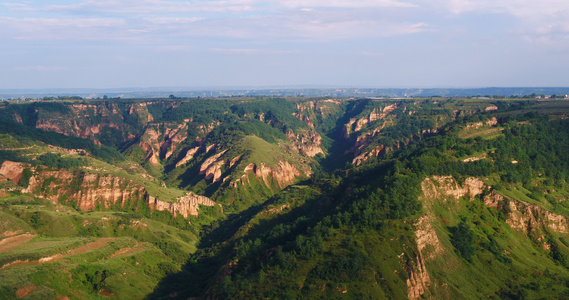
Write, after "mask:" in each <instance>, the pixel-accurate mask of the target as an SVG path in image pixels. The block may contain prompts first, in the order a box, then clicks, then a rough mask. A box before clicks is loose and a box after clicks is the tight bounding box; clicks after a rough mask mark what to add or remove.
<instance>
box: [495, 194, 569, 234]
mask: <svg viewBox="0 0 569 300" xmlns="http://www.w3.org/2000/svg"><path fill="white" fill-rule="evenodd" d="M484 204H485V205H486V206H488V207H493V208H497V209H503V211H505V212H507V213H508V219H507V220H506V223H507V224H508V225H510V227H511V228H513V229H516V230H519V231H521V232H523V233H525V234H528V235H531V234H532V233H535V232H536V231H551V232H555V233H560V234H569V222H568V220H567V218H566V217H564V216H561V215H558V214H555V213H552V212H550V211H547V210H545V209H543V208H541V207H539V206H537V205H533V204H529V203H526V202H523V201H519V200H513V199H508V198H506V197H504V196H502V195H500V194H499V193H497V192H496V191H492V193H490V194H488V195H486V196H485V197H484ZM540 234H543V233H540Z"/></svg>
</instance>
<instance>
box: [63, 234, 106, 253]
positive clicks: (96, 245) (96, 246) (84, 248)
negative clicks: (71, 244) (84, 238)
mask: <svg viewBox="0 0 569 300" xmlns="http://www.w3.org/2000/svg"><path fill="white" fill-rule="evenodd" d="M115 239H116V238H100V239H98V240H96V241H94V242H91V243H88V244H85V245H83V246H81V247H79V248H75V249H73V250H70V251H69V252H67V254H66V255H65V256H72V255H77V254H82V253H85V252H89V251H93V250H96V249H99V248H103V247H104V246H106V245H107V244H108V243H110V242H111V241H113V240H115Z"/></svg>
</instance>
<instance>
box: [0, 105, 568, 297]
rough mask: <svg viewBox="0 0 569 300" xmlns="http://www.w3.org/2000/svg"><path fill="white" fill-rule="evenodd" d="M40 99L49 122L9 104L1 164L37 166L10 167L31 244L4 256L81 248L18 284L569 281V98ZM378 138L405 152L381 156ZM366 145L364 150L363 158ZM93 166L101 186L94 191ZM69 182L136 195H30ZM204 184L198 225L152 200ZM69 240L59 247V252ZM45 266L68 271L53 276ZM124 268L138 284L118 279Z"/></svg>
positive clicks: (436, 291) (116, 289)
mask: <svg viewBox="0 0 569 300" xmlns="http://www.w3.org/2000/svg"><path fill="white" fill-rule="evenodd" d="M42 105H43V104H42ZM42 105H38V106H32V105H29V106H28V107H33V109H29V110H30V111H32V112H33V113H32V114H30V115H28V116H33V115H34V114H36V113H37V117H38V120H37V121H36V122H35V123H34V122H29V121H24V120H23V119H24V118H22V117H21V116H20V115H19V116H20V117H21V118H22V120H18V119H17V118H15V117H14V113H17V114H23V113H24V112H27V111H28V108H25V107H24V106H22V107H20V108H17V105H12V104H9V105H7V106H5V107H4V108H6V110H4V108H3V109H0V114H5V115H6V116H7V119H13V120H14V121H15V123H13V124H12V123H9V122H8V121H6V124H10V126H5V127H6V128H5V129H3V130H4V131H3V132H4V133H3V132H0V134H2V135H1V136H0V141H1V143H2V148H1V150H0V158H1V159H2V160H3V161H7V160H9V161H20V162H23V163H22V164H20V163H14V164H11V166H12V167H15V168H21V169H23V172H22V176H21V178H16V177H13V176H12V175H9V174H8V173H6V172H5V171H4V172H5V173H3V174H7V175H9V176H10V178H15V179H14V182H12V179H9V178H8V177H5V176H0V203H1V205H0V208H1V210H0V215H1V216H2V219H3V220H9V222H6V221H3V222H0V234H1V233H2V232H6V231H10V232H18V230H22V232H20V233H16V235H17V237H18V238H22V239H28V238H30V240H29V241H28V242H25V243H26V244H25V245H26V247H28V246H29V247H31V248H30V250H29V251H28V250H26V251H24V252H18V251H19V250H18V251H8V252H6V253H7V254H6V255H4V254H3V253H0V260H2V261H3V262H6V263H11V262H13V261H14V260H15V259H31V260H32V261H33V262H35V261H39V260H40V259H42V258H46V257H51V256H53V255H55V253H56V252H57V251H60V252H61V251H63V252H65V253H68V252H69V253H71V254H72V255H71V254H69V255H68V254H65V255H63V257H55V258H54V259H55V260H54V261H53V262H52V263H48V264H42V265H39V266H36V265H33V264H32V265H31V266H28V267H26V268H27V269H25V270H29V273H25V275H18V276H16V277H14V276H12V275H13V274H16V273H17V271H20V270H24V269H23V268H22V269H20V266H18V265H15V266H9V267H6V268H5V269H2V270H0V277H1V278H3V280H0V281H1V282H3V283H2V284H0V289H1V291H2V293H3V294H6V295H16V294H17V293H18V291H19V293H20V294H21V293H23V292H22V291H23V290H19V289H20V287H27V286H31V285H34V286H36V289H37V290H36V292H37V293H38V294H37V295H38V296H37V297H40V295H41V296H43V297H51V298H54V297H57V296H58V294H59V295H65V296H68V297H75V296H76V295H75V296H73V295H70V294H67V293H66V292H64V291H65V289H63V288H62V286H64V285H62V284H61V281H57V280H56V278H60V277H61V278H64V277H65V276H67V275H66V274H71V278H73V283H72V287H73V288H74V289H75V290H76V291H77V293H78V294H79V295H81V296H82V297H86V298H89V297H99V296H105V295H109V294H110V293H114V294H115V296H118V297H122V296H124V295H134V296H133V297H134V298H143V297H149V298H167V297H178V298H188V297H212V298H247V299H249V298H285V297H289V298H366V297H372V298H406V297H410V298H417V297H425V298H428V297H433V298H447V299H457V298H479V297H481V296H485V297H486V296H488V297H491V298H492V297H494V298H520V297H529V298H534V297H546V298H562V297H564V295H566V294H567V287H566V282H567V281H568V280H569V272H568V270H567V255H568V254H569V243H568V242H567V240H568V239H569V236H568V234H567V231H569V223H568V221H567V220H568V219H567V217H569V209H568V207H567V204H566V202H567V201H566V199H567V197H569V188H568V186H567V175H568V174H567V169H568V167H569V166H568V163H569V158H568V156H569V155H568V154H567V152H566V151H564V150H565V149H567V146H569V140H568V139H569V132H568V128H569V126H568V125H569V123H568V120H567V119H566V118H565V116H566V115H567V110H566V108H563V107H564V106H563V105H562V104H561V103H545V102H531V101H518V100H515V101H512V100H504V101H496V100H478V99H442V98H432V99H412V100H409V99H398V100H384V99H327V98H326V99H302V98H296V99H279V98H247V99H245V98H235V99H215V100H212V99H177V98H176V99H156V100H144V101H138V100H137V101H135V100H121V101H117V102H116V103H114V102H104V101H100V102H97V101H86V102H85V103H81V102H73V103H58V105H62V106H63V107H67V108H68V109H69V110H70V111H73V112H76V111H83V112H85V113H84V114H83V115H81V116H79V117H74V116H73V115H72V114H70V111H68V112H65V108H62V107H59V106H58V105H52V106H50V105H51V104H50V105H47V106H50V107H49V108H43V107H42ZM48 110H51V112H52V113H53V116H54V117H53V119H49V114H48ZM95 116H97V117H95ZM26 118H27V117H26ZM7 119H6V120H7ZM31 119H33V118H31ZM68 120H71V121H70V122H71V123H70V124H73V122H77V124H89V125H88V127H86V128H88V129H89V131H88V132H87V133H88V134H85V135H84V137H86V138H87V139H81V138H78V137H70V136H68V135H74V134H76V133H82V132H83V131H82V130H81V131H73V130H77V129H73V128H72V127H74V126H72V127H69V128H71V129H73V130H71V131H63V132H65V133H66V134H68V135H61V134H56V133H53V132H49V131H47V132H46V131H44V130H40V129H38V128H34V126H37V125H38V124H43V125H41V126H43V127H44V128H45V129H46V130H49V128H55V127H57V128H58V130H59V129H61V128H62V127H61V126H62V124H63V125H65V124H66V123H65V122H66V121H68ZM28 123H29V124H28ZM32 123H34V124H35V125H32ZM50 124H51V125H54V126H52V127H50V126H51V125H50ZM103 124H106V125H103ZM12 125H13V126H12ZM129 126H130V127H129ZM78 127H79V128H80V129H82V128H81V127H80V126H78ZM69 128H68V129H69ZM124 128H131V129H132V130H131V129H128V130H126V131H122V130H123V129H124ZM347 129H349V130H347ZM38 141H39V142H38ZM93 141H94V142H93ZM97 142H101V143H102V144H103V145H105V146H102V147H101V146H97ZM77 143H79V144H81V145H82V146H81V147H79V146H74V147H71V145H79V144H77ZM48 145H53V146H56V147H53V146H48ZM360 146H363V147H360ZM91 147H93V148H91ZM378 147H384V148H385V147H387V148H390V149H389V151H379V150H376V152H368V151H371V150H374V149H379V148H378ZM72 149H85V150H87V152H89V153H91V152H92V151H94V150H93V149H101V150H99V151H106V150H105V149H110V150H112V151H114V152H116V153H117V154H118V155H119V156H120V157H124V160H112V159H105V160H106V161H107V162H111V164H109V163H106V162H105V161H104V160H102V158H104V156H102V155H100V154H97V155H98V156H97V155H95V154H92V153H91V154H92V155H81V154H80V152H75V151H71V150H72ZM117 150H118V151H117ZM95 152H96V151H95ZM308 153H312V154H310V155H309V154H308ZM369 153H371V154H369ZM359 155H364V156H365V158H366V159H362V160H360V161H359V163H357V164H356V163H354V161H355V160H354V158H356V157H357V156H359ZM295 170H296V171H298V173H297V172H296V171H295ZM40 174H47V175H45V177H46V178H39V177H38V176H40ZM62 174H63V176H61V175H62ZM34 176H35V177H34ZM279 176H280V177H279ZM48 177H49V178H48ZM66 178H67V179H66ZM87 179H89V180H92V181H91V182H93V184H92V185H85V186H82V183H83V182H86V180H87ZM64 180H69V184H68V185H69V186H70V189H69V192H68V193H67V192H66V193H65V195H63V194H62V195H63V196H65V197H73V199H76V198H75V197H82V196H84V197H86V198H88V199H89V201H91V200H90V198H89V194H90V193H89V191H88V190H87V189H86V186H89V187H92V188H93V191H94V190H95V189H96V190H97V191H102V192H101V194H104V193H108V194H114V193H115V192H116V191H120V189H121V188H122V189H123V190H124V191H123V192H128V191H127V190H134V189H136V190H137V192H136V193H133V195H131V196H130V198H128V199H130V200H127V201H126V202H121V201H120V200H119V201H116V202H114V203H113V204H112V205H106V204H103V202H98V200H97V199H93V201H94V203H95V204H94V206H92V207H91V206H90V208H89V209H87V210H85V211H82V210H81V209H80V206H79V205H78V204H77V202H75V203H76V204H74V202H73V201H68V200H66V199H63V196H62V198H61V199H57V200H58V201H59V203H56V204H48V205H46V203H49V202H48V200H47V198H46V200H43V199H37V198H33V196H36V194H34V193H36V192H37V191H40V190H41V196H42V197H50V200H49V201H55V200H54V198H53V196H54V195H55V193H54V192H53V189H54V188H56V187H57V186H58V184H59V185H61V182H64ZM15 182H18V183H17V184H16V183H15ZM65 182H67V181H65ZM31 186H33V187H34V188H33V189H31V188H30V187H31ZM110 186H113V188H112V189H111V188H108V187H110ZM125 187H128V188H125ZM139 189H140V190H139ZM103 190H104V191H103ZM24 191H25V192H24ZM46 191H47V192H46ZM189 191H193V192H194V193H196V194H199V195H202V196H207V197H209V198H210V200H213V201H215V205H214V206H203V205H202V206H199V214H198V216H195V215H192V216H189V217H188V218H187V219H186V218H184V217H182V216H180V214H178V216H177V217H174V216H173V215H172V212H171V211H168V210H165V211H158V210H156V209H154V210H152V209H151V207H150V206H149V205H148V200H149V199H152V201H154V200H156V199H157V200H160V201H163V203H161V204H160V205H166V206H167V205H169V203H171V202H173V201H175V200H176V199H178V198H180V197H181V196H183V195H186V193H188V192H189ZM79 192H81V194H79ZM20 193H23V194H20ZM26 193H27V194H26ZM38 193H39V192H38ZM6 195H8V196H6ZM37 195H40V194H37ZM116 195H124V194H123V193H122V192H121V193H117V194H116ZM114 197H122V196H114ZM119 199H121V198H119ZM156 203H158V202H156ZM2 226H4V227H2ZM564 228H565V229H564ZM23 232H30V233H31V235H34V234H37V235H38V237H32V236H27V235H24V236H21V237H20V236H19V235H20V234H21V233H23ZM89 236H93V237H96V238H94V239H93V240H89V241H87V240H86V239H85V238H87V237H89ZM46 238H47V239H57V240H49V241H46V240H44V239H46ZM0 239H2V240H3V239H4V238H3V237H0ZM111 241H113V242H111ZM46 242H47V243H46ZM52 242H53V243H61V245H60V246H57V247H56V248H49V247H51V246H49V247H47V246H45V245H52V244H50V243H52ZM92 242H93V243H96V244H97V245H99V246H100V247H101V248H97V249H92V250H89V251H88V252H86V254H85V255H84V256H82V255H83V253H79V252H81V251H83V250H81V249H82V248H81V247H82V246H83V245H91V244H90V243H92ZM99 246H97V247H99ZM77 249H79V250H77ZM80 250H81V251H80ZM54 251H55V252H54ZM75 253H78V254H75ZM87 253H88V254H87ZM75 255H77V256H75ZM2 265H3V264H2V263H0V268H1V267H2ZM6 270H8V271H6ZM26 272H28V271H26ZM42 272H43V273H42ZM46 272H47V273H49V272H51V274H53V275H51V276H52V277H49V278H48V279H49V280H47V281H46V279H45V278H47V277H45V276H43V275H42V274H47V273H46ZM125 273H126V274H128V275H124V274H125ZM528 274H533V275H531V276H529V275H528ZM42 278H44V279H42ZM66 278H67V277H66ZM120 278H125V280H126V282H127V283H129V284H126V285H124V284H123V285H124V286H123V285H121V284H117V282H119V279H120ZM8 279H10V280H8ZM47 282H51V283H53V284H54V286H53V287H52V288H51V290H50V287H49V284H51V283H47ZM140 283H147V286H146V287H143V286H142V285H141V284H140ZM16 286H17V287H16ZM14 297H15V296H14Z"/></svg>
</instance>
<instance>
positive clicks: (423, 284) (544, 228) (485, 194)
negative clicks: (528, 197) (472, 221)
mask: <svg viewBox="0 0 569 300" xmlns="http://www.w3.org/2000/svg"><path fill="white" fill-rule="evenodd" d="M421 187H422V190H423V195H422V196H421V198H420V200H421V201H422V203H423V209H424V211H425V214H424V215H423V216H421V217H420V218H419V219H418V220H417V222H416V223H415V237H416V243H417V250H418V255H417V258H416V262H415V263H414V264H412V265H411V267H409V270H408V273H409V279H408V280H407V285H408V288H409V290H408V296H409V298H410V299H418V298H421V297H425V295H428V294H429V293H430V291H431V290H430V289H431V288H432V285H433V283H432V282H431V280H430V277H429V272H428V269H427V267H426V265H427V264H428V262H429V261H431V260H434V259H436V258H440V257H444V256H445V255H446V254H445V253H446V252H447V251H448V249H445V248H444V247H443V246H442V243H441V239H442V238H443V237H442V236H439V234H438V233H437V231H436V229H435V227H434V225H433V224H435V223H434V222H439V221H438V218H437V216H436V215H435V213H434V211H433V209H432V207H433V205H435V204H436V205H445V206H452V205H453V202H454V203H455V204H456V202H457V201H459V199H461V198H463V197H465V198H466V199H468V200H469V201H480V200H481V201H483V203H484V205H485V206H487V207H490V208H493V209H496V210H499V211H501V212H503V213H505V214H506V216H507V218H506V221H505V222H506V224H507V225H508V226H510V227H511V228H512V229H513V230H515V231H518V232H519V233H521V234H523V235H525V236H527V238H529V239H530V240H531V241H532V242H533V243H534V244H535V245H536V246H537V247H540V248H542V249H544V250H549V249H551V245H550V244H549V243H550V241H549V240H550V237H551V236H550V235H551V233H555V234H561V235H566V234H569V220H568V219H567V218H566V217H564V216H561V215H558V214H555V213H553V212H550V211H547V210H545V209H543V208H542V207H540V206H537V205H533V204H530V203H526V202H524V201H519V200H515V199H511V198H508V197H505V196H503V195H501V194H499V193H498V192H496V191H495V190H492V187H490V186H488V185H486V184H485V183H484V182H483V181H482V180H480V179H479V178H476V177H469V178H466V179H465V180H464V182H463V183H462V184H460V183H458V182H457V181H456V180H455V179H454V178H453V177H451V176H432V177H429V178H426V179H425V180H424V181H423V182H422V183H421ZM477 196H481V198H480V200H475V199H476V197H477ZM441 234H445V233H441ZM447 267H452V266H451V265H447Z"/></svg>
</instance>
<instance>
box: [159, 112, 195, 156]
mask: <svg viewBox="0 0 569 300" xmlns="http://www.w3.org/2000/svg"><path fill="white" fill-rule="evenodd" d="M189 121H190V120H189V119H185V120H184V123H182V124H179V125H178V126H177V127H175V128H170V127H168V128H166V129H165V132H164V142H162V143H161V145H160V151H161V153H165V155H164V158H165V159H168V158H170V157H171V156H172V154H173V153H174V151H175V150H176V149H177V148H178V146H179V145H180V144H181V143H182V142H183V141H185V140H186V138H187V137H188V125H187V123H188V122H189Z"/></svg>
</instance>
